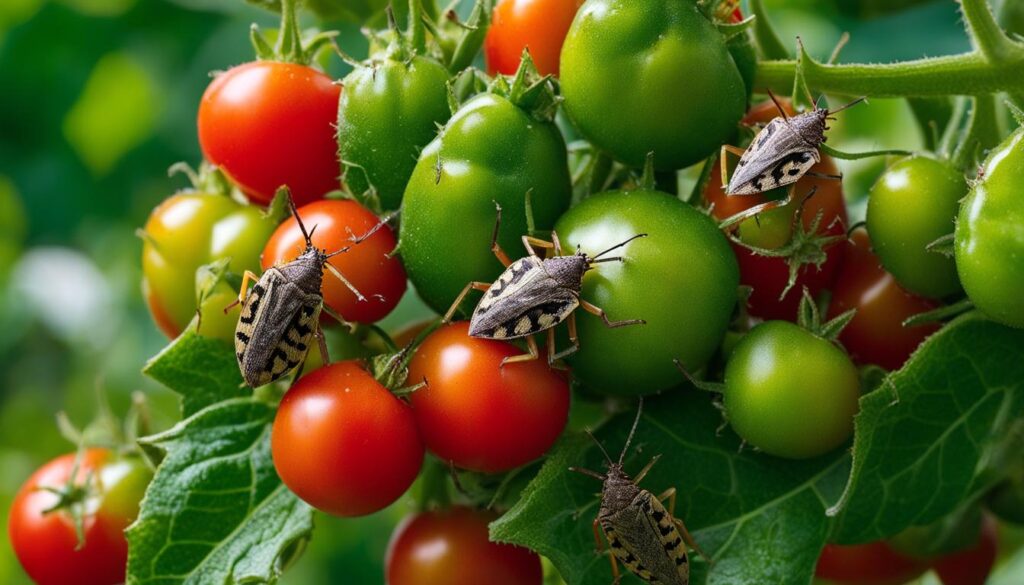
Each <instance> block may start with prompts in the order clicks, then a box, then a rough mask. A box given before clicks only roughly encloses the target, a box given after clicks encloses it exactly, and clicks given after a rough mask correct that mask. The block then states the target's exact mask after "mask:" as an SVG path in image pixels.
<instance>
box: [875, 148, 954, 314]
mask: <svg viewBox="0 0 1024 585" xmlns="http://www.w3.org/2000/svg"><path fill="white" fill-rule="evenodd" d="M966 194H967V181H966V179H964V176H963V173H961V172H960V171H958V170H956V169H955V168H953V166H952V165H951V164H950V163H949V162H948V161H944V160H938V159H935V158H931V157H929V156H925V155H915V156H910V157H907V158H903V159H900V160H898V161H896V163H894V164H893V165H892V166H890V167H889V168H888V169H886V171H885V172H884V173H883V174H882V176H881V177H879V179H878V181H877V182H876V183H875V186H874V187H872V188H871V193H870V194H869V197H868V214H867V223H868V233H870V234H871V241H872V243H873V244H874V247H875V253H877V254H878V257H879V258H880V259H881V261H882V266H885V269H886V270H888V271H889V272H890V273H891V274H892V275H893V276H894V277H896V280H897V281H898V282H899V283H900V284H901V285H902V286H903V287H904V288H906V289H907V290H909V291H911V292H913V293H916V294H919V295H922V296H926V297H930V298H942V297H946V296H949V295H951V294H955V293H957V292H959V290H960V281H959V279H958V278H957V275H956V265H955V264H954V263H953V259H952V258H947V257H946V256H943V255H942V254H939V253H936V252H930V251H928V250H927V249H926V246H928V244H930V243H932V242H934V241H935V240H937V239H939V238H940V237H942V236H946V235H949V234H951V233H953V218H954V217H956V213H957V209H958V208H959V206H960V200H961V199H963V198H964V195H966Z"/></svg>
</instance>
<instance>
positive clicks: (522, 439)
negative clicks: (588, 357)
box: [409, 321, 569, 473]
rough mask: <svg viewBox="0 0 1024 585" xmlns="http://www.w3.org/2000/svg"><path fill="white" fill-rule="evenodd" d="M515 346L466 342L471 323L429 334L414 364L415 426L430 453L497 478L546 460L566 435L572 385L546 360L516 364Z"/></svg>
mask: <svg viewBox="0 0 1024 585" xmlns="http://www.w3.org/2000/svg"><path fill="white" fill-rule="evenodd" d="M522 353H523V352H522V351H520V350H519V348H517V347H516V346H514V345H512V344H511V343H507V342H504V341H495V340H491V339H476V338H473V337H470V336H469V323H468V322H466V321H462V322H458V323H452V324H450V325H446V326H444V327H441V328H440V329H438V330H436V331H434V332H433V333H431V334H430V335H429V336H428V337H427V338H426V339H425V340H424V341H423V343H422V345H420V346H419V347H418V348H417V349H416V353H415V355H413V358H412V361H411V362H410V364H409V382H410V383H413V382H419V381H421V380H426V381H427V385H426V386H424V387H423V388H420V389H419V390H417V391H416V392H413V393H412V406H413V410H414V412H415V413H416V421H417V423H418V424H419V427H420V432H422V433H423V440H424V442H425V443H426V444H427V448H428V449H430V450H431V451H432V452H433V453H434V454H436V455H437V456H438V457H440V458H441V459H443V460H445V461H451V462H453V463H454V464H455V465H457V466H459V467H461V468H463V469H470V470H473V471H482V472H486V473H497V472H500V471H507V470H509V469H513V468H516V467H519V466H520V465H524V464H526V463H529V462H530V461H533V460H534V459H536V458H538V457H540V456H541V455H543V454H544V453H545V452H546V451H547V450H548V449H549V448H550V447H551V445H553V444H554V442H555V440H556V439H557V438H558V436H559V435H560V434H561V433H562V429H564V428H565V423H566V420H567V417H568V415H569V384H568V382H567V381H566V378H565V376H564V375H563V374H562V373H561V372H557V371H555V370H553V369H551V368H549V367H548V364H547V360H546V359H545V357H544V356H541V357H540V358H539V359H536V360H533V361H529V362H523V363H511V364H507V365H505V366H504V367H502V366H501V361H502V360H503V359H504V358H506V357H508V356H515V355H521V354H522Z"/></svg>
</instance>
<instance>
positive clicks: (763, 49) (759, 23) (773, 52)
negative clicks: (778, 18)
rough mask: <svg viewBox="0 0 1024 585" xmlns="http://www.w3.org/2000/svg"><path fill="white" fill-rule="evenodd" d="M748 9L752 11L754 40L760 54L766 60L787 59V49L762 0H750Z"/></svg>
mask: <svg viewBox="0 0 1024 585" xmlns="http://www.w3.org/2000/svg"><path fill="white" fill-rule="evenodd" d="M750 11H751V12H753V13H754V14H753V16H754V17H755V18H756V19H755V20H754V41H755V42H756V43H757V48H758V50H759V51H760V53H761V56H762V57H764V58H765V59H768V60H779V59H789V50H788V49H786V45H785V43H783V42H782V40H781V39H780V38H779V34H778V33H777V32H775V27H773V26H772V22H771V21H770V20H769V19H768V16H767V13H766V11H765V8H764V3H763V2H762V0H750Z"/></svg>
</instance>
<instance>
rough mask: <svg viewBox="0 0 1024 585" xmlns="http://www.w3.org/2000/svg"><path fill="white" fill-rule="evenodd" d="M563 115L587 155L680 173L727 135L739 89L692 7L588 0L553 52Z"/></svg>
mask: <svg viewBox="0 0 1024 585" xmlns="http://www.w3.org/2000/svg"><path fill="white" fill-rule="evenodd" d="M561 87H562V95H563V96H564V98H565V109H566V111H567V112H568V114H569V117H570V118H572V120H573V122H574V123H575V125H576V127H577V128H578V129H579V130H580V132H581V133H582V134H583V135H584V136H585V137H586V138H587V139H588V140H590V141H591V142H592V143H593V144H594V146H596V147H598V148H599V149H601V150H604V151H607V152H608V153H609V154H611V155H612V156H613V157H614V158H616V159H617V160H619V161H620V162H623V163H625V164H628V165H631V166H636V167H639V166H642V165H643V164H644V160H645V158H646V157H647V154H648V153H650V152H653V153H654V164H655V166H656V167H657V168H658V169H659V170H673V169H680V168H683V167H687V166H689V165H691V164H694V163H696V162H698V161H700V160H702V159H704V158H707V157H708V156H709V155H712V154H714V153H715V152H716V151H717V150H718V148H719V147H720V146H721V145H722V144H723V143H725V142H727V141H728V140H729V138H730V137H731V136H733V135H734V134H735V132H736V124H737V123H738V122H739V120H740V118H742V117H743V111H744V109H745V106H746V97H747V93H746V91H747V90H746V86H745V85H744V83H743V78H742V76H741V75H740V72H739V70H738V69H737V67H736V63H735V62H734V61H733V58H732V56H730V54H729V51H728V49H727V48H726V44H725V37H723V36H722V34H721V33H719V32H718V31H717V29H716V28H715V26H714V25H713V24H712V23H711V22H710V21H709V20H708V19H707V18H706V17H705V16H704V15H703V14H702V13H701V12H700V9H699V8H698V7H697V4H696V3H695V2H664V1H662V0H588V2H586V3H585V4H584V5H583V7H582V8H580V10H579V12H578V13H577V15H576V19H575V20H574V21H573V23H572V27H570V28H569V33H568V36H567V37H566V39H565V45H564V47H563V48H562V60H561Z"/></svg>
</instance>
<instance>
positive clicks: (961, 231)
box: [955, 129, 1024, 327]
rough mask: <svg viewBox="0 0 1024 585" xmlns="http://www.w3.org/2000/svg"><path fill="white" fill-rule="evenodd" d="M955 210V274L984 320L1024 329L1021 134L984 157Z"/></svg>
mask: <svg viewBox="0 0 1024 585" xmlns="http://www.w3.org/2000/svg"><path fill="white" fill-rule="evenodd" d="M981 172H982V178H981V180H980V181H978V183H977V184H975V186H974V188H973V189H972V190H971V193H970V195H968V196H967V199H965V200H964V202H963V205H962V206H961V208H960V215H959V217H958V219H957V224H956V239H955V243H956V268H957V272H959V273H960V282H962V283H963V285H964V290H966V291H967V296H968V297H970V299H971V300H972V301H973V302H974V304H975V306H977V307H978V308H979V309H981V310H982V311H983V312H984V313H985V314H986V315H988V316H989V317H991V318H993V319H995V320H996V321H999V322H1001V323H1004V324H1006V325H1010V326H1011V327H1024V129H1020V130H1017V131H1016V132H1014V133H1013V135H1011V136H1010V137H1009V138H1008V139H1006V141H1005V142H1003V143H1002V144H1001V145H1000V146H998V147H997V148H996V149H995V150H993V151H992V153H991V154H990V155H989V157H988V160H987V161H986V162H985V165H984V166H983V167H982V171H981Z"/></svg>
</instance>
